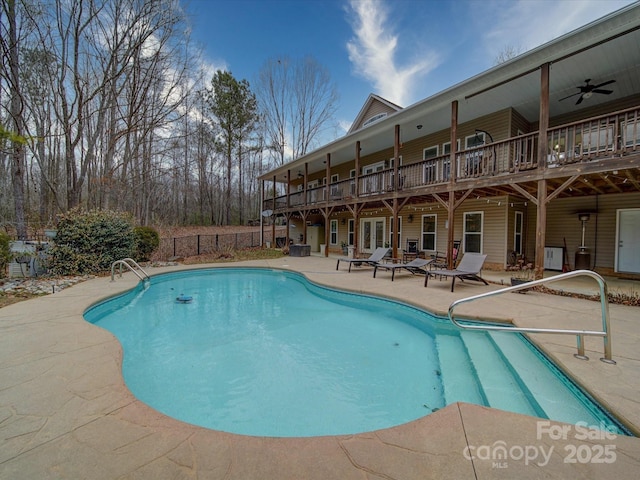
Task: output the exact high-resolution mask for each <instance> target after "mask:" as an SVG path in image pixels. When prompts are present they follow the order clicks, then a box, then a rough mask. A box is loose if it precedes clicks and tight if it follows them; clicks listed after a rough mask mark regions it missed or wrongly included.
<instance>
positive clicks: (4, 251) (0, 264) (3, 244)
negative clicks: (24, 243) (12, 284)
mask: <svg viewBox="0 0 640 480" xmlns="http://www.w3.org/2000/svg"><path fill="white" fill-rule="evenodd" d="M10 241H11V238H9V235H7V234H6V233H4V232H0V277H4V274H5V271H6V268H7V265H8V264H9V262H10V261H11V248H10V246H9V243H10Z"/></svg>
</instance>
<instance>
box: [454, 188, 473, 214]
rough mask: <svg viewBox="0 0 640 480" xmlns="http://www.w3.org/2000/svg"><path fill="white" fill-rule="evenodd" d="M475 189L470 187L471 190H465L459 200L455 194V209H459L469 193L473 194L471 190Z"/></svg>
mask: <svg viewBox="0 0 640 480" xmlns="http://www.w3.org/2000/svg"><path fill="white" fill-rule="evenodd" d="M473 190H474V189H473V188H470V189H469V190H467V191H466V192H464V193H463V194H462V197H460V198H459V199H458V200H455V195H454V196H453V199H454V200H455V204H454V206H453V208H454V209H457V208H458V207H459V206H460V205H462V202H464V201H465V200H466V199H467V197H468V196H469V195H471V192H473Z"/></svg>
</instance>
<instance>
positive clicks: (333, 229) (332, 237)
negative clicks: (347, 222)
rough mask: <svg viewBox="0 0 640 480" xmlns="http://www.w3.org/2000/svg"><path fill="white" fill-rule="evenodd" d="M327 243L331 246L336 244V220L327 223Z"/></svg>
mask: <svg viewBox="0 0 640 480" xmlns="http://www.w3.org/2000/svg"><path fill="white" fill-rule="evenodd" d="M329 243H330V244H331V245H337V244H338V220H331V222H330V223H329Z"/></svg>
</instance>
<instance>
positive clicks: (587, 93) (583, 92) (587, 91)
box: [559, 78, 615, 105]
mask: <svg viewBox="0 0 640 480" xmlns="http://www.w3.org/2000/svg"><path fill="white" fill-rule="evenodd" d="M590 81H591V79H590V78H587V79H586V80H585V81H584V85H580V86H578V87H576V88H577V89H579V90H580V91H579V92H578V93H573V94H571V95H568V96H566V97H564V98H561V99H560V100H559V101H560V102H561V101H562V100H566V99H567V98H571V97H575V96H576V95H580V97H579V98H578V101H577V102H576V105H580V104H581V103H582V100H584V99H585V98H589V97H591V95H593V94H594V93H601V94H603V95H610V94H611V93H613V90H604V89H602V88H600V87H604V86H605V85H609V84H611V83H615V80H609V81H606V82H603V83H600V84H598V85H591V84H590V83H589V82H590Z"/></svg>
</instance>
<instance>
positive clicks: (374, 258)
mask: <svg viewBox="0 0 640 480" xmlns="http://www.w3.org/2000/svg"><path fill="white" fill-rule="evenodd" d="M388 251H389V249H388V248H385V247H378V248H376V250H375V252H373V253H372V254H371V256H369V258H344V257H341V258H339V259H338V263H336V270H338V267H339V266H340V262H347V263H349V271H351V265H353V264H354V263H355V264H356V266H360V265H368V266H370V267H375V266H376V265H377V264H378V263H379V262H380V261H381V260H382V259H383V258H384V256H385V255H386V254H387V252H388Z"/></svg>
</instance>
